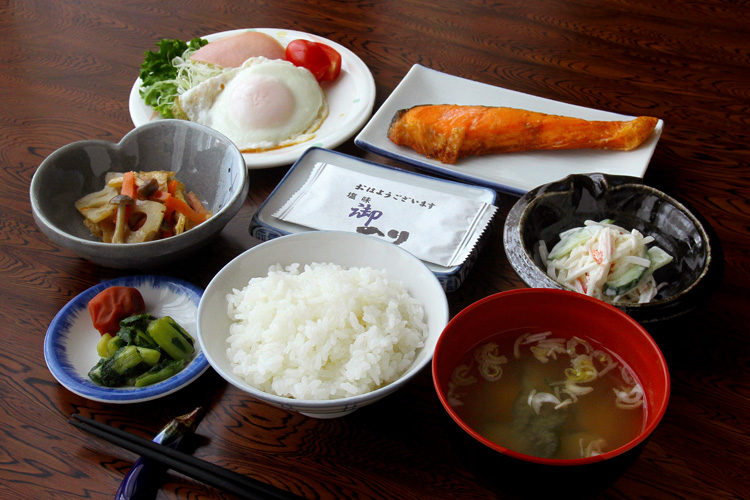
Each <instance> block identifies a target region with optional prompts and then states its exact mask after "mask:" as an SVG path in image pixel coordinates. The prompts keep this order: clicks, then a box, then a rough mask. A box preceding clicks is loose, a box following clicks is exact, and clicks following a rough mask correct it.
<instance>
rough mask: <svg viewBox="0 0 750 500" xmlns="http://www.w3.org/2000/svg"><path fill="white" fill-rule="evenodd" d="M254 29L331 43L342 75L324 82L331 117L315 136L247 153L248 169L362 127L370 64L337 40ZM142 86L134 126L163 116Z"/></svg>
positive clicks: (291, 157)
mask: <svg viewBox="0 0 750 500" xmlns="http://www.w3.org/2000/svg"><path fill="white" fill-rule="evenodd" d="M243 31H247V29H237V30H231V31H222V32H220V33H213V34H210V35H206V36H204V37H202V38H205V39H206V40H208V41H209V42H210V41H213V40H218V39H219V38H224V37H226V36H230V35H236V34H239V33H242V32H243ZM253 31H260V32H261V33H265V34H267V35H270V36H272V37H274V38H275V39H276V40H278V41H279V43H281V45H283V46H286V45H287V43H289V42H291V41H292V40H296V39H298V38H302V39H305V40H312V41H316V42H322V43H325V44H327V45H330V46H331V47H333V48H334V49H336V50H337V51H338V52H339V54H341V74H340V75H339V77H338V78H337V79H336V80H335V81H334V82H330V83H326V82H324V83H323V85H322V87H323V91H324V92H325V95H326V99H327V101H328V118H326V119H325V121H324V122H323V124H322V125H321V126H320V128H319V129H318V130H317V131H316V132H315V135H314V137H313V138H312V139H310V140H308V141H305V142H303V143H300V144H295V145H293V146H289V147H285V148H280V149H275V150H271V151H263V152H258V153H244V154H243V156H244V157H245V163H246V164H247V167H248V168H250V169H255V168H267V167H277V166H280V165H291V164H292V163H294V162H295V161H296V160H297V158H299V157H300V155H302V153H304V151H305V150H306V149H307V148H309V147H310V146H321V147H326V148H335V147H336V146H338V145H339V144H341V143H343V142H344V141H346V140H347V139H349V138H350V137H351V136H353V135H354V134H355V133H356V132H357V131H358V130H359V129H360V128H362V125H364V124H365V122H366V121H367V119H368V118H369V117H370V114H371V113H372V107H373V104H374V103H375V81H374V80H373V78H372V73H370V70H369V69H368V68H367V65H365V63H364V62H362V60H361V59H360V58H359V57H357V55H356V54H355V53H354V52H352V51H351V50H349V49H347V48H346V47H344V46H342V45H340V44H338V43H336V42H333V41H331V40H328V39H326V38H323V37H320V36H317V35H312V34H310V33H304V32H302V31H294V30H285V29H277V28H255V29H253ZM140 87H141V80H140V78H138V79H137V80H136V81H135V83H134V84H133V87H132V89H131V90H130V98H129V108H130V118H131V119H132V120H133V123H134V124H135V126H138V125H142V124H144V123H147V122H149V121H153V120H159V119H161V117H159V115H158V114H156V112H155V111H154V110H153V108H151V107H150V106H148V105H147V104H146V103H145V102H143V99H141V96H140V95H139V93H138V90H139V89H140Z"/></svg>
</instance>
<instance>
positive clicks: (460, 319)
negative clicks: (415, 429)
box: [432, 288, 670, 466]
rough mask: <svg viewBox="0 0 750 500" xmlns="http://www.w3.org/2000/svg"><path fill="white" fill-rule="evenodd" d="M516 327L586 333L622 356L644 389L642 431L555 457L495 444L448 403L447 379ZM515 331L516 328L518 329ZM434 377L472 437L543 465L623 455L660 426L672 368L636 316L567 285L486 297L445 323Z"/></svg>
mask: <svg viewBox="0 0 750 500" xmlns="http://www.w3.org/2000/svg"><path fill="white" fill-rule="evenodd" d="M518 329H531V330H534V331H540V332H543V331H547V330H551V331H552V332H553V335H554V336H563V337H572V336H584V337H588V338H589V339H591V340H593V341H596V342H599V343H601V345H602V346H603V347H605V348H606V349H607V350H609V351H611V352H614V353H616V354H617V355H619V356H620V357H621V358H622V359H623V360H624V361H625V363H627V364H628V365H629V366H630V368H631V369H632V370H633V371H634V372H635V373H636V376H637V377H638V379H639V381H640V383H641V385H642V386H643V390H644V395H645V397H644V400H645V404H646V416H645V422H644V425H643V429H642V431H641V433H640V434H639V435H638V436H637V437H635V438H634V439H632V440H631V441H629V442H628V443H626V444H624V445H623V446H620V447H619V448H616V449H613V450H610V451H607V452H605V453H602V454H601V455H596V456H592V457H586V458H576V459H551V458H540V457H535V456H531V455H525V454H522V453H518V452H516V451H513V450H509V449H507V448H504V447H503V446H502V445H500V444H497V443H494V442H492V441H490V440H488V439H486V438H485V437H483V436H482V435H480V434H479V433H478V432H476V431H475V430H474V429H472V428H471V427H470V426H469V425H468V424H467V423H466V422H465V421H463V420H462V419H461V417H459V415H458V414H457V413H456V412H455V411H454V410H453V408H452V407H451V406H450V404H448V400H447V392H448V382H449V380H450V376H451V373H452V372H453V370H454V368H455V367H456V366H457V365H458V364H459V362H460V361H461V360H462V358H463V357H464V355H465V354H466V353H467V352H469V351H470V350H471V349H473V348H474V347H476V346H477V345H478V344H480V343H481V342H483V341H485V340H486V339H488V338H489V337H494V336H495V335H497V334H498V333H501V332H508V334H509V335H513V336H514V338H515V337H517V336H518ZM514 330H515V331H514ZM432 377H433V381H434V385H435V389H436V391H437V394H438V397H439V398H440V401H441V403H442V404H443V407H444V408H445V409H446V411H447V412H448V414H449V415H450V416H451V418H452V419H453V420H454V421H455V422H456V423H457V424H458V425H459V426H461V428H462V429H463V430H464V431H465V432H466V433H467V434H468V435H469V436H471V437H472V438H474V439H475V440H476V441H478V442H479V443H481V444H483V445H484V446H486V447H487V448H490V449H492V450H495V451H496V452H498V453H501V454H503V455H506V456H508V457H513V458H516V459H520V460H523V461H526V462H532V463H537V464H545V465H559V466H571V465H585V464H593V463H597V462H602V461H605V460H608V459H610V458H613V457H616V456H619V455H622V454H624V453H625V452H627V451H629V450H631V449H633V448H635V447H636V446H638V445H639V444H641V443H642V442H643V441H644V440H645V439H646V438H647V437H648V436H649V435H650V434H651V433H652V432H653V431H654V429H655V428H656V426H657V425H658V424H659V422H660V421H661V419H662V417H663V416H664V413H665V411H666V409H667V402H668V400H669V389H670V384H669V371H668V370H667V363H666V361H665V359H664V356H663V354H662V352H661V351H660V350H659V347H658V346H657V344H656V342H654V340H653V339H652V338H651V336H650V335H649V334H648V333H647V332H646V330H644V329H643V327H641V325H639V324H638V323H637V322H636V321H635V320H633V319H632V318H631V317H629V316H628V315H627V314H625V313H623V312H622V311H620V310H619V309H617V308H616V307H613V306H611V305H609V304H606V303H604V302H602V301H600V300H598V299H594V298H591V297H588V296H586V295H581V294H578V293H575V292H570V291H566V290H554V289H541V288H527V289H520V290H512V291H508V292H501V293H497V294H494V295H491V296H489V297H485V298H484V299H481V300H479V301H477V302H475V303H473V304H471V305H470V306H468V307H466V308H465V309H464V310H462V311H461V312H459V313H458V314H457V315H456V316H455V317H454V318H453V319H452V320H451V321H450V322H449V323H448V325H447V326H446V327H445V329H444V330H443V333H442V334H441V336H440V339H439V340H438V343H437V347H436V348H435V355H434V357H433V360H432Z"/></svg>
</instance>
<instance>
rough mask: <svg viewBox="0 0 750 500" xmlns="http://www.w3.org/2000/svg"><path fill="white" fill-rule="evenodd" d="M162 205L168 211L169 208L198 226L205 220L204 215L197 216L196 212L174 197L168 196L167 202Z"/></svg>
mask: <svg viewBox="0 0 750 500" xmlns="http://www.w3.org/2000/svg"><path fill="white" fill-rule="evenodd" d="M164 205H166V207H167V208H168V209H169V208H170V207H171V208H172V209H174V210H175V211H177V212H179V213H181V214H182V215H184V216H185V217H187V218H188V220H190V221H191V222H195V223H197V224H200V223H201V222H203V221H205V220H206V217H205V216H204V215H202V214H199V213H198V212H196V211H195V210H193V209H192V208H190V205H188V204H187V203H185V202H184V201H182V200H180V199H178V198H175V197H174V196H170V197H169V198H167V201H166V202H164Z"/></svg>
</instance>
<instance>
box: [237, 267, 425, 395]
mask: <svg viewBox="0 0 750 500" xmlns="http://www.w3.org/2000/svg"><path fill="white" fill-rule="evenodd" d="M226 298H227V312H228V314H229V316H230V318H231V320H232V323H231V325H230V328H229V336H228V337H227V344H228V347H227V356H228V358H229V360H230V364H231V367H232V371H233V372H234V373H235V374H236V375H238V376H240V377H241V378H242V379H243V380H244V381H245V382H247V383H248V384H249V385H251V386H253V387H256V388H257V389H260V390H262V391H264V392H268V393H271V394H275V395H278V396H283V397H290V398H295V399H305V400H329V399H338V398H344V397H349V396H356V395H360V394H365V393H368V392H370V391H373V390H375V389H377V388H379V387H382V386H384V385H386V384H388V383H391V382H393V381H394V380H396V379H398V378H399V377H400V376H401V375H402V374H403V373H404V372H405V371H406V370H407V369H408V368H409V367H410V366H411V365H412V364H413V363H414V360H415V359H416V356H417V353H418V351H419V350H420V349H421V348H422V347H423V346H424V340H425V337H426V334H427V333H426V332H427V325H426V324H425V321H424V308H423V307H422V305H421V304H420V303H419V302H417V301H416V300H415V299H414V298H413V297H412V296H411V295H409V292H408V291H407V290H406V288H405V287H404V286H403V284H402V283H401V282H398V281H395V280H388V278H387V276H386V273H385V271H383V270H376V269H372V268H369V267H352V268H344V267H342V266H340V265H337V264H331V263H312V264H307V265H300V264H298V263H295V264H291V265H288V266H286V267H283V266H281V265H278V264H277V265H274V266H271V267H270V268H269V271H268V276H266V277H255V278H252V279H251V280H250V281H249V283H248V284H247V286H245V287H244V288H242V289H233V291H232V293H230V294H228V295H227V297H226Z"/></svg>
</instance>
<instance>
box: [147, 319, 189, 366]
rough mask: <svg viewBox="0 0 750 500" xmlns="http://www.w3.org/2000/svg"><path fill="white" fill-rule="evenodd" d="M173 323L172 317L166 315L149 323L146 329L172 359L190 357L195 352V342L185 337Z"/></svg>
mask: <svg viewBox="0 0 750 500" xmlns="http://www.w3.org/2000/svg"><path fill="white" fill-rule="evenodd" d="M173 323H174V320H173V319H172V318H170V317H169V316H164V317H162V318H159V319H156V320H154V321H152V322H151V323H149V325H148V328H147V330H146V331H147V332H148V334H149V335H150V336H151V338H152V339H154V341H155V342H156V343H157V344H158V345H159V347H160V348H161V349H162V350H163V351H164V352H166V353H167V354H168V355H169V356H170V357H171V358H172V359H189V358H190V357H192V355H193V353H194V352H195V349H194V348H193V344H192V343H190V342H188V341H187V340H186V339H185V337H184V336H183V334H182V332H180V331H179V330H178V329H176V328H175V327H174V326H173Z"/></svg>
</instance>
